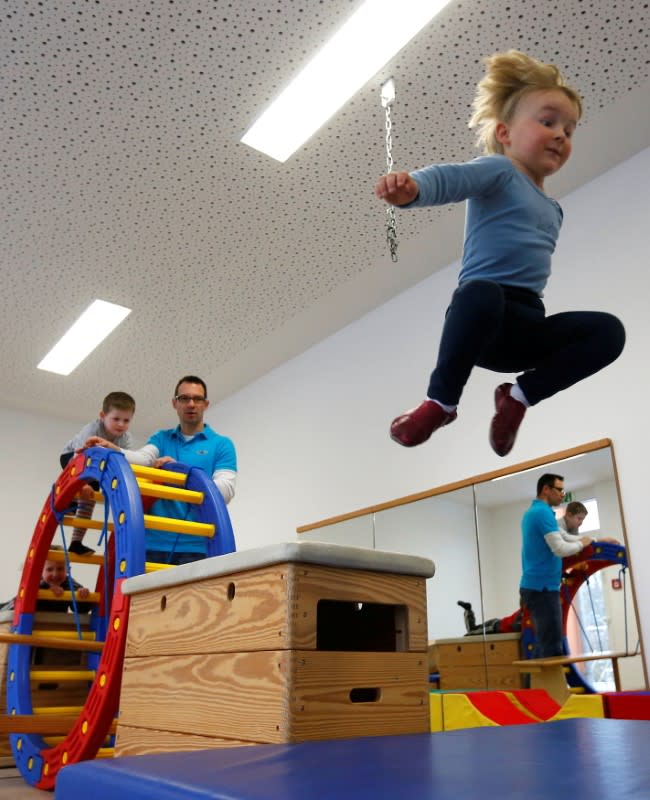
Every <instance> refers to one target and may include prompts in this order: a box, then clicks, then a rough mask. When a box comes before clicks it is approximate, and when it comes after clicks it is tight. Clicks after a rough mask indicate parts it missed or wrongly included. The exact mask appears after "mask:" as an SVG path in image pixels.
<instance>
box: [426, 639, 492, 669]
mask: <svg viewBox="0 0 650 800" xmlns="http://www.w3.org/2000/svg"><path fill="white" fill-rule="evenodd" d="M476 639H477V640H476V641H468V642H462V643H460V642H458V643H455V644H438V666H439V667H440V670H441V671H442V670H445V669H449V668H450V667H454V668H455V667H464V666H468V665H471V666H481V665H484V664H485V661H486V657H485V648H484V646H483V640H482V639H480V638H478V637H476Z"/></svg>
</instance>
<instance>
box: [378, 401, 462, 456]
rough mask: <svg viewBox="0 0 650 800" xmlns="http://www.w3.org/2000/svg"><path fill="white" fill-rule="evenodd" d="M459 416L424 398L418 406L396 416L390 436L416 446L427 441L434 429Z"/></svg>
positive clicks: (407, 444) (397, 440)
mask: <svg viewBox="0 0 650 800" xmlns="http://www.w3.org/2000/svg"><path fill="white" fill-rule="evenodd" d="M457 416H458V415H457V414H456V412H455V411H452V412H451V413H450V414H448V413H447V412H446V411H445V410H444V408H442V406H439V405H438V403H434V402H432V401H431V400H424V401H423V402H422V403H420V405H419V406H418V407H417V408H412V409H411V410H410V411H407V412H406V413H405V414H402V415H401V416H400V417H395V419H394V420H393V421H392V422H391V425H390V438H391V439H392V440H393V441H394V442H397V443H398V444H403V445H404V447H415V445H416V444H422V442H426V440H427V439H428V438H429V436H431V434H432V433H433V432H434V431H437V430H438V428H442V426H443V425H449V423H450V422H453V421H454V420H455V419H456V417H457Z"/></svg>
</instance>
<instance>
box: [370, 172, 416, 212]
mask: <svg viewBox="0 0 650 800" xmlns="http://www.w3.org/2000/svg"><path fill="white" fill-rule="evenodd" d="M419 193H420V190H419V188H418V185H417V183H416V182H415V181H414V180H413V178H412V177H411V176H410V175H409V173H408V172H389V173H388V175H382V177H381V178H380V179H379V180H378V181H377V185H376V186H375V196H376V197H378V198H379V199H380V200H385V201H386V202H387V203H390V204H391V205H392V206H405V205H406V204H407V203H412V202H413V201H414V200H415V198H416V197H417V196H418V194H419Z"/></svg>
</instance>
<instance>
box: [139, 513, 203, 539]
mask: <svg viewBox="0 0 650 800" xmlns="http://www.w3.org/2000/svg"><path fill="white" fill-rule="evenodd" d="M144 527H145V528H146V529H147V530H155V531H169V532H170V533H187V534H189V535H190V536H207V537H208V538H212V537H213V536H214V525H210V524H208V523H207V522H192V521H191V520H187V519H172V518H171V517H154V516H152V515H151V514H145V515H144Z"/></svg>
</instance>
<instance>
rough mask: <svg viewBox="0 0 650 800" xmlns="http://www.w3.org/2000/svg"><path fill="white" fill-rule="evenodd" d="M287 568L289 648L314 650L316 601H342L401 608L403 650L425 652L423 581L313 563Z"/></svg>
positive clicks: (425, 631) (425, 627) (424, 588)
mask: <svg viewBox="0 0 650 800" xmlns="http://www.w3.org/2000/svg"><path fill="white" fill-rule="evenodd" d="M289 566H290V573H289V574H290V576H291V577H290V587H289V591H290V598H289V603H290V607H291V625H290V634H289V637H290V638H289V643H288V646H289V648H290V649H292V650H298V649H301V650H308V649H309V650H311V649H314V650H315V649H316V636H317V607H318V601H319V600H342V601H347V602H353V603H380V604H387V605H395V606H404V607H405V609H406V617H407V621H406V630H405V631H403V633H402V634H401V635H402V638H403V641H404V644H403V649H404V650H408V651H411V652H425V651H426V649H427V608H426V581H425V579H424V578H421V577H417V576H413V575H395V574H391V573H386V572H370V571H367V570H354V569H337V568H333V567H322V566H316V565H313V564H292V565H289Z"/></svg>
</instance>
